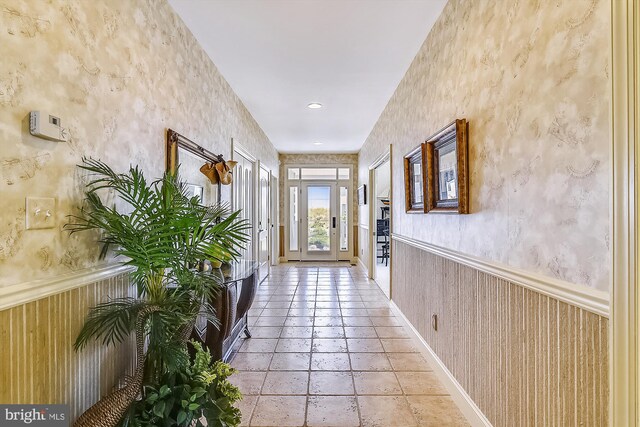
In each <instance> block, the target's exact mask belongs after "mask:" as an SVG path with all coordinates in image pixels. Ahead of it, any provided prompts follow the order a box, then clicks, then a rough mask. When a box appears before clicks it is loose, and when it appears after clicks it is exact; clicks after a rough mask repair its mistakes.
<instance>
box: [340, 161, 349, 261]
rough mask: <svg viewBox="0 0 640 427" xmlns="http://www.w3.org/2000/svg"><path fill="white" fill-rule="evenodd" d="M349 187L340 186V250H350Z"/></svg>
mask: <svg viewBox="0 0 640 427" xmlns="http://www.w3.org/2000/svg"><path fill="white" fill-rule="evenodd" d="M347 170H348V169H347ZM348 194H349V193H348V192H347V187H340V250H341V251H348V250H349V204H348V203H349V198H348V197H347V195H348Z"/></svg>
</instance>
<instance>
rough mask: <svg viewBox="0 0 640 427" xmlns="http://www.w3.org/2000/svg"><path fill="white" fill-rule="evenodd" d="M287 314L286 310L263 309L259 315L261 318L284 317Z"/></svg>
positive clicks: (287, 310)
mask: <svg viewBox="0 0 640 427" xmlns="http://www.w3.org/2000/svg"><path fill="white" fill-rule="evenodd" d="M288 312H289V309H288V308H265V309H264V310H262V313H260V316H261V317H281V316H286V315H287V313H288Z"/></svg>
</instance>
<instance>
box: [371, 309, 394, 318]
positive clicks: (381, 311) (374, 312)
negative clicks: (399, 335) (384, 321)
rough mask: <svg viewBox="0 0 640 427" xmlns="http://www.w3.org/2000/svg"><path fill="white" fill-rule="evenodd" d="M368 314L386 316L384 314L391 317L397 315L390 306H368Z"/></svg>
mask: <svg viewBox="0 0 640 427" xmlns="http://www.w3.org/2000/svg"><path fill="white" fill-rule="evenodd" d="M367 314H368V315H369V316H372V317H373V316H380V317H384V316H389V317H393V316H395V314H393V311H391V309H390V308H368V309H367Z"/></svg>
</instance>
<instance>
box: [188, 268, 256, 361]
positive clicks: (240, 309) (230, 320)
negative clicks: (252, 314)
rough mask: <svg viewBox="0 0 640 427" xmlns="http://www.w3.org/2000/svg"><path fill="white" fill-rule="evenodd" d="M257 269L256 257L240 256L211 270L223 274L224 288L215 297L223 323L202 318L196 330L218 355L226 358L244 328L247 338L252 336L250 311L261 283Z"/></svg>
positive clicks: (214, 305)
mask: <svg viewBox="0 0 640 427" xmlns="http://www.w3.org/2000/svg"><path fill="white" fill-rule="evenodd" d="M257 271H258V263H257V262H256V261H248V260H238V261H234V262H233V263H231V265H230V266H229V265H223V266H222V268H220V269H214V270H213V271H212V272H211V274H219V275H221V276H222V277H221V280H222V289H221V290H220V293H219V294H218V295H217V297H216V298H215V300H214V301H211V305H212V306H213V308H214V309H215V310H216V316H217V318H218V320H219V322H220V325H214V324H212V323H211V322H209V321H207V320H201V319H199V320H198V321H197V322H196V327H195V330H194V334H195V335H196V337H195V338H197V339H199V340H200V341H201V342H202V343H203V344H204V345H205V346H206V347H207V348H208V349H209V351H210V352H211V355H212V356H213V357H214V359H217V360H223V361H225V362H226V361H227V360H228V359H229V356H230V353H231V348H232V347H233V344H234V343H235V341H236V340H237V339H238V338H239V337H240V334H241V333H242V332H244V333H245V335H246V336H247V338H251V334H250V332H249V325H248V323H247V312H248V311H249V308H251V304H252V303H253V298H254V297H255V295H256V290H257V287H258V277H257V274H256V273H257Z"/></svg>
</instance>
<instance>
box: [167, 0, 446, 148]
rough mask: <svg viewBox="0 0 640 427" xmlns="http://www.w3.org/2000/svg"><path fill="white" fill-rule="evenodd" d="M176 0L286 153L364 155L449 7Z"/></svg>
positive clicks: (420, 0)
mask: <svg viewBox="0 0 640 427" xmlns="http://www.w3.org/2000/svg"><path fill="white" fill-rule="evenodd" d="M169 1H170V3H171V5H172V6H173V8H174V9H175V10H176V11H177V13H178V14H179V15H180V16H181V17H182V19H183V20H184V22H185V23H186V24H187V26H188V27H189V29H190V30H191V31H192V32H193V34H194V35H195V37H196V38H197V39H198V41H199V42H200V44H201V45H202V47H203V48H204V50H205V51H206V52H207V53H208V55H209V57H210V58H211V59H212V60H213V62H214V63H215V64H216V66H217V67H218V69H219V70H220V72H221V73H222V75H223V76H224V77H225V79H226V80H227V81H228V82H229V84H230V85H231V87H232V88H233V90H234V91H235V92H236V93H237V94H238V96H239V97H240V99H242V101H243V102H244V104H245V105H246V106H247V108H248V109H249V111H250V112H251V114H252V115H253V117H254V118H255V119H256V121H257V122H258V124H259V125H260V126H261V127H262V129H263V130H264V132H265V133H266V134H267V136H268V137H269V139H271V141H272V142H273V144H274V145H275V147H276V148H277V149H278V150H279V151H281V152H287V153H301V152H356V151H358V150H359V149H360V147H362V144H363V143H364V141H365V139H366V138H367V136H368V135H369V133H370V132H371V129H372V128H373V125H374V124H375V123H376V121H377V120H378V117H379V116H380V113H382V111H383V109H384V107H385V106H386V104H387V102H388V101H389V98H390V97H391V95H392V94H393V92H394V91H395V89H396V87H397V86H398V83H399V82H400V80H401V79H402V77H403V76H404V74H405V72H406V70H407V68H409V65H410V64H411V61H412V60H413V58H414V56H415V55H416V53H417V52H418V49H419V48H420V46H421V45H422V43H423V41H424V39H425V38H426V36H427V34H428V33H429V31H430V29H431V27H432V26H433V24H434V22H435V21H436V19H437V18H438V16H439V15H440V13H441V11H442V8H443V7H444V4H445V3H446V0H388V1H384V0H216V1H210V0H169ZM311 102H320V103H322V104H323V105H324V108H322V109H318V110H311V109H308V108H307V105H308V104H309V103H311ZM313 142H322V145H320V146H317V145H313Z"/></svg>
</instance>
